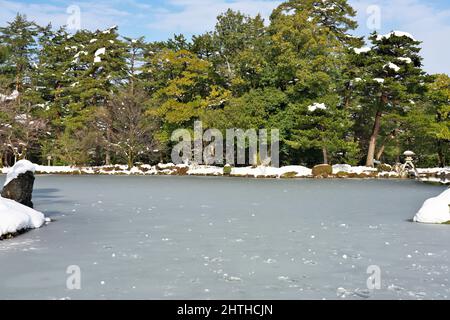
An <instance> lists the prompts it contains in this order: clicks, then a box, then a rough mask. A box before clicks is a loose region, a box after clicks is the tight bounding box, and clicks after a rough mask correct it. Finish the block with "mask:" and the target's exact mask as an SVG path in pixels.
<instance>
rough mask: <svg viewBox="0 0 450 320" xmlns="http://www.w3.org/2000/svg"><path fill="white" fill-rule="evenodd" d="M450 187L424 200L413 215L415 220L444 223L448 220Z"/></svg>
mask: <svg viewBox="0 0 450 320" xmlns="http://www.w3.org/2000/svg"><path fill="white" fill-rule="evenodd" d="M449 205H450V189H447V190H446V191H444V192H443V193H441V194H440V195H438V196H437V197H434V198H431V199H428V200H426V201H425V202H424V204H423V205H422V207H421V208H420V210H419V211H418V212H417V214H416V215H415V217H414V221H415V222H421V223H445V222H449V221H450V207H449Z"/></svg>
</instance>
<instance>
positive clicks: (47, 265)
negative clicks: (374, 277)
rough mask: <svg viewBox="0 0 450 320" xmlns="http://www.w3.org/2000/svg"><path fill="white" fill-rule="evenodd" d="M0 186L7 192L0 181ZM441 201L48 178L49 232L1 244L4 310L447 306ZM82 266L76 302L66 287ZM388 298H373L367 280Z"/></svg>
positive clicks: (414, 189)
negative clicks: (422, 213)
mask: <svg viewBox="0 0 450 320" xmlns="http://www.w3.org/2000/svg"><path fill="white" fill-rule="evenodd" d="M0 179H1V178H0ZM444 190H445V187H439V186H430V185H425V184H420V183H417V182H414V181H398V180H389V181H381V180H289V179H287V180H282V179H281V180H280V179H264V180H259V179H241V178H221V177H204V178H202V177H170V176H168V177H165V176H152V177H144V176H131V177H130V176H70V177H68V176H40V177H39V178H38V179H37V180H36V185H35V192H34V195H33V200H34V202H35V206H36V208H37V210H40V211H42V212H44V213H45V214H46V215H47V216H49V217H51V218H52V220H54V222H53V223H51V224H49V225H47V226H45V227H42V228H40V229H35V230H32V231H30V232H28V233H26V234H23V235H21V236H19V237H17V238H14V239H11V240H6V241H1V242H0V261H1V264H2V266H1V270H2V272H1V274H0V298H2V299H13V298H28V299H38V298H39V299H41V298H44V299H83V298H86V299H108V298H109V299H214V298H221V299H308V298H312V299H323V298H326V299H386V298H392V299H446V298H448V297H449V295H450V291H449V290H450V283H449V279H450V274H449V272H450V270H449V268H450V265H449V264H450V263H449V261H450V254H449V249H448V243H449V242H450V229H449V226H447V225H427V224H416V223H412V222H411V221H410V219H411V217H412V215H414V213H415V212H416V211H417V209H418V208H420V206H421V204H422V203H423V201H424V200H425V199H427V198H430V197H433V196H435V195H437V194H439V193H441V192H442V191H444ZM73 265H76V266H79V268H80V270H81V289H80V290H69V289H67V287H66V281H67V278H68V277H69V276H70V274H67V273H66V272H67V268H68V267H69V266H73ZM373 265H376V266H379V268H380V270H381V289H380V290H377V289H368V288H367V279H368V277H369V276H370V274H368V273H367V270H368V267H369V266H373Z"/></svg>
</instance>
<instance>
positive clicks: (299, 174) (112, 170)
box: [0, 163, 450, 184]
mask: <svg viewBox="0 0 450 320" xmlns="http://www.w3.org/2000/svg"><path fill="white" fill-rule="evenodd" d="M332 167H333V175H338V174H339V176H340V177H346V176H348V177H353V178H358V177H361V178H370V177H371V178H377V177H378V178H400V174H399V173H398V172H396V171H382V172H379V171H378V169H377V168H371V167H364V166H351V165H348V164H335V165H333V166H332ZM34 169H35V172H36V173H37V174H75V175H77V174H88V175H89V174H98V175H191V176H206V175H210V176H223V175H224V168H223V167H219V166H209V165H197V164H190V165H187V164H178V165H175V164H173V163H160V164H157V165H155V166H152V165H149V164H142V165H139V166H135V167H133V168H131V169H128V166H127V165H109V166H98V167H77V166H40V165H35V167H34ZM10 171H11V168H0V173H2V172H3V173H9V172H10ZM418 172H419V175H420V179H421V180H422V181H427V182H436V183H443V184H448V183H450V179H449V178H448V177H449V176H450V167H446V168H423V169H418ZM228 176H232V177H255V178H256V177H260V178H261V177H267V178H283V177H289V178H292V177H295V178H310V177H312V170H311V169H309V168H307V167H304V166H294V165H292V166H284V167H280V168H275V167H267V166H258V167H251V166H248V167H232V168H231V172H230V174H228Z"/></svg>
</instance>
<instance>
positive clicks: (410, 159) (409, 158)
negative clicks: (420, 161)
mask: <svg viewBox="0 0 450 320" xmlns="http://www.w3.org/2000/svg"><path fill="white" fill-rule="evenodd" d="M403 155H404V156H405V163H404V164H403V166H402V172H406V171H407V170H408V169H410V170H414V172H415V173H416V176H418V173H417V170H416V166H415V165H414V157H415V155H416V154H415V153H414V152H412V151H410V150H407V151H405V152H403Z"/></svg>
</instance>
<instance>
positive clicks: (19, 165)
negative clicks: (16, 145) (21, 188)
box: [3, 160, 36, 187]
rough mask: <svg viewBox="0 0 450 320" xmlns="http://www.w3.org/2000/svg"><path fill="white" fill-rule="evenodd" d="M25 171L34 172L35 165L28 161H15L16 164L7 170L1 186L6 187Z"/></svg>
mask: <svg viewBox="0 0 450 320" xmlns="http://www.w3.org/2000/svg"><path fill="white" fill-rule="evenodd" d="M27 171H31V172H33V173H34V172H35V171H36V165H35V164H34V163H32V162H31V161H28V160H20V161H17V162H16V164H15V165H14V166H13V167H12V168H11V169H10V170H8V172H7V175H6V181H5V184H4V185H3V186H4V187H6V186H7V185H8V183H10V182H11V181H12V180H14V179H16V178H17V177H18V176H19V175H20V174H22V173H25V172H27Z"/></svg>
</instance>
